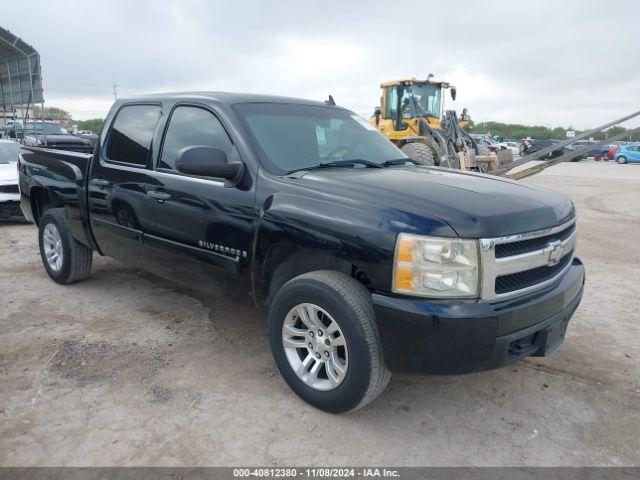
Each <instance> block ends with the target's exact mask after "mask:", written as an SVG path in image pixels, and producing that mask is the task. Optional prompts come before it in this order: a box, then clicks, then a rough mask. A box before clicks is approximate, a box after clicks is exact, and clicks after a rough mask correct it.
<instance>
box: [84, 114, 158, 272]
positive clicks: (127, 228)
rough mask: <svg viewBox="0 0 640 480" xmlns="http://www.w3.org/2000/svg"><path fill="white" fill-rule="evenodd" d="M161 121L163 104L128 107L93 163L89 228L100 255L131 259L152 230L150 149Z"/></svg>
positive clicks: (112, 128)
mask: <svg viewBox="0 0 640 480" xmlns="http://www.w3.org/2000/svg"><path fill="white" fill-rule="evenodd" d="M160 116H161V106H160V105H159V104H125V105H123V106H122V107H120V109H119V110H118V112H117V113H116V114H115V118H114V120H113V121H112V123H111V127H110V129H109V131H108V132H107V137H106V139H105V143H104V145H103V148H101V150H100V158H98V159H95V160H94V161H93V162H91V171H90V172H89V186H88V190H89V210H90V221H91V228H92V231H93V234H94V237H95V239H96V242H97V244H98V247H99V248H100V250H101V252H102V253H103V254H105V255H107V256H110V257H114V258H119V259H125V260H132V259H134V258H137V256H138V255H139V254H140V253H141V246H142V235H143V233H144V232H146V231H149V230H150V229H151V223H152V221H153V220H152V217H151V216H152V211H151V209H150V208H149V207H150V205H151V204H152V203H153V202H152V200H151V199H150V198H149V197H148V196H147V191H148V190H151V189H153V188H154V187H153V185H152V182H153V178H152V177H150V176H149V172H150V170H151V148H152V142H153V137H154V133H155V130H156V128H157V127H158V122H159V120H160Z"/></svg>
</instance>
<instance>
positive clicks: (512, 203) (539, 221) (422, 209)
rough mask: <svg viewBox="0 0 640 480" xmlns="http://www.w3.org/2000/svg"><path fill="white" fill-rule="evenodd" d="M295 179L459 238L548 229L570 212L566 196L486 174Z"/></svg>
mask: <svg viewBox="0 0 640 480" xmlns="http://www.w3.org/2000/svg"><path fill="white" fill-rule="evenodd" d="M298 181H300V182H302V183H304V184H306V185H308V186H309V187H312V188H319V189H322V190H324V191H327V192H328V193H332V194H334V195H335V196H336V197H338V198H340V197H345V196H349V197H353V198H354V199H355V200H360V201H363V202H367V203H369V204H373V203H376V202H381V203H382V204H384V205H386V206H389V207H392V208H395V209H398V210H407V211H414V212H418V213H422V214H425V215H428V216H432V217H437V218H439V219H441V220H443V221H444V222H446V223H447V224H449V225H450V226H451V228H453V229H454V230H455V231H456V233H457V234H458V235H459V236H460V237H466V238H483V237H499V236H504V235H512V234H516V233H524V232H530V231H535V230H541V229H544V228H549V227H553V226H556V225H559V224H561V223H563V222H566V221H567V220H569V219H570V218H571V217H573V215H574V206H573V203H572V202H571V201H570V200H569V199H568V198H567V197H565V196H563V195H560V194H558V193H555V192H552V191H549V190H545V189H542V188H537V187H532V186H529V185H526V184H524V183H520V182H517V181H513V180H507V179H504V178H500V177H495V176H491V175H481V174H474V173H468V172H457V171H454V170H446V169H439V168H429V167H392V168H385V169H377V168H366V169H357V170H356V169H342V168H340V169H331V170H316V171H310V172H308V173H306V174H304V175H303V176H301V178H299V180H298Z"/></svg>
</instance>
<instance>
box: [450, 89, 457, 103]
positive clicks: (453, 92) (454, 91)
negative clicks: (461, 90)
mask: <svg viewBox="0 0 640 480" xmlns="http://www.w3.org/2000/svg"><path fill="white" fill-rule="evenodd" d="M457 94H458V91H457V90H456V89H455V87H451V100H454V101H455V99H456V95H457Z"/></svg>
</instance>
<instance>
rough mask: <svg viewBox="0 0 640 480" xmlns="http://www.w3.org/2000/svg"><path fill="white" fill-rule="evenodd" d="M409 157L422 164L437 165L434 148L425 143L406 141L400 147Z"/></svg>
mask: <svg viewBox="0 0 640 480" xmlns="http://www.w3.org/2000/svg"><path fill="white" fill-rule="evenodd" d="M400 150H402V151H403V152H404V154H405V155H407V157H409V158H411V159H413V160H415V161H416V162H418V163H420V164H421V165H428V166H430V167H433V166H435V160H434V156H433V150H432V149H431V147H430V146H429V145H426V144H424V143H418V142H415V143H405V144H404V145H403V146H402V148H401V149H400Z"/></svg>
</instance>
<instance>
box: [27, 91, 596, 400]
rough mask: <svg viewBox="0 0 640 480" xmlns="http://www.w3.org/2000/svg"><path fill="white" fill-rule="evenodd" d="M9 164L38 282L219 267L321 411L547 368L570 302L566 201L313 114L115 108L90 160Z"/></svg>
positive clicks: (214, 96)
mask: <svg viewBox="0 0 640 480" xmlns="http://www.w3.org/2000/svg"><path fill="white" fill-rule="evenodd" d="M19 171H20V192H21V206H22V209H23V211H24V214H25V215H26V216H27V218H29V219H30V220H32V221H33V222H35V223H36V225H38V228H39V242H40V252H41V255H42V260H43V264H44V267H45V269H46V270H47V272H48V274H49V275H50V276H51V278H52V279H53V280H55V281H56V282H59V283H63V284H66V283H72V282H74V281H77V280H81V279H84V278H85V277H87V276H88V275H89V272H90V269H91V259H92V253H93V252H94V251H95V252H98V253H99V254H101V255H107V256H111V257H115V258H119V259H122V260H123V261H124V262H127V263H132V262H140V263H141V264H143V265H152V264H153V263H154V262H165V263H167V264H168V265H169V266H174V267H175V266H176V265H178V264H179V265H181V267H183V268H184V265H191V266H193V268H194V269H196V268H198V269H205V270H206V271H207V272H209V274H211V275H213V276H215V275H222V274H223V272H222V270H220V269H225V270H227V271H230V272H233V273H235V274H237V275H238V277H239V279H241V281H246V285H247V289H248V291H250V292H251V294H252V297H253V301H254V302H255V305H256V307H257V308H259V309H261V310H263V311H264V312H265V315H266V316H267V318H268V332H269V338H270V344H271V348H272V351H273V356H274V358H275V362H276V364H277V366H278V368H279V370H280V372H281V373H282V375H283V377H284V378H285V380H286V381H287V383H288V384H289V386H290V387H291V388H292V389H293V390H294V391H295V393H297V394H298V395H299V396H300V397H302V398H303V399H304V400H306V401H307V402H309V403H311V404H312V405H314V406H316V407H318V408H320V409H323V410H326V411H330V412H345V411H348V410H353V409H356V408H359V407H361V406H363V405H365V404H367V403H368V402H370V401H371V400H373V399H374V398H376V396H377V395H379V394H380V393H381V392H382V391H383V389H384V388H385V386H386V384H387V382H388V380H389V377H390V372H413V373H431V374H459V373H465V372H472V371H479V370H486V369H492V368H497V367H500V366H502V365H505V364H509V363H511V362H514V361H516V360H518V359H521V358H523V357H526V356H546V355H548V354H549V353H551V352H552V351H553V350H554V349H555V348H556V347H557V346H558V345H559V344H560V343H561V342H562V341H563V339H564V336H565V331H566V328H567V324H568V322H569V319H570V318H571V316H572V314H573V312H574V311H575V309H576V308H577V306H578V303H579V302H580V299H581V296H582V291H583V284H584V268H583V266H582V263H581V262H580V261H579V260H578V259H577V258H576V257H575V256H574V247H575V244H576V236H577V232H576V225H575V221H576V218H575V208H574V205H573V203H572V202H571V201H570V200H568V199H567V198H565V197H563V196H562V195H559V194H557V193H554V192H551V191H547V190H543V189H539V188H534V187H531V186H527V185H524V184H522V183H518V182H514V181H509V180H504V179H499V178H496V177H490V176H485V175H480V174H472V173H464V172H460V171H453V170H448V169H440V168H432V167H426V166H422V165H417V164H416V163H415V162H414V161H413V160H411V159H409V158H407V157H406V156H405V155H404V154H403V153H402V152H401V151H400V150H398V149H397V148H396V147H395V146H394V145H392V144H391V143H390V142H388V141H387V140H386V139H385V138H383V137H382V136H381V135H380V134H379V133H378V132H377V131H376V130H375V128H373V127H371V126H370V125H369V124H368V123H367V122H366V120H364V119H362V118H361V117H359V116H358V115H355V114H354V113H353V112H351V111H349V110H346V109H343V108H340V107H336V106H332V105H327V104H324V103H319V102H312V101H303V100H296V99H291V98H279V97H270V96H261V95H247V94H231V93H181V94H164V95H153V96H141V97H137V98H129V99H119V100H118V101H117V102H116V103H115V104H114V105H113V107H112V109H111V111H110V113H109V115H108V117H107V119H106V121H105V128H104V129H103V132H102V134H101V135H100V138H99V141H98V143H97V145H96V148H95V151H94V153H93V155H87V154H82V153H74V152H63V151H55V150H51V149H43V148H37V147H36V148H28V149H26V150H23V152H22V154H21V158H20V164H19ZM165 266H166V265H165ZM198 278H200V277H198ZM238 321H241V319H238Z"/></svg>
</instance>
